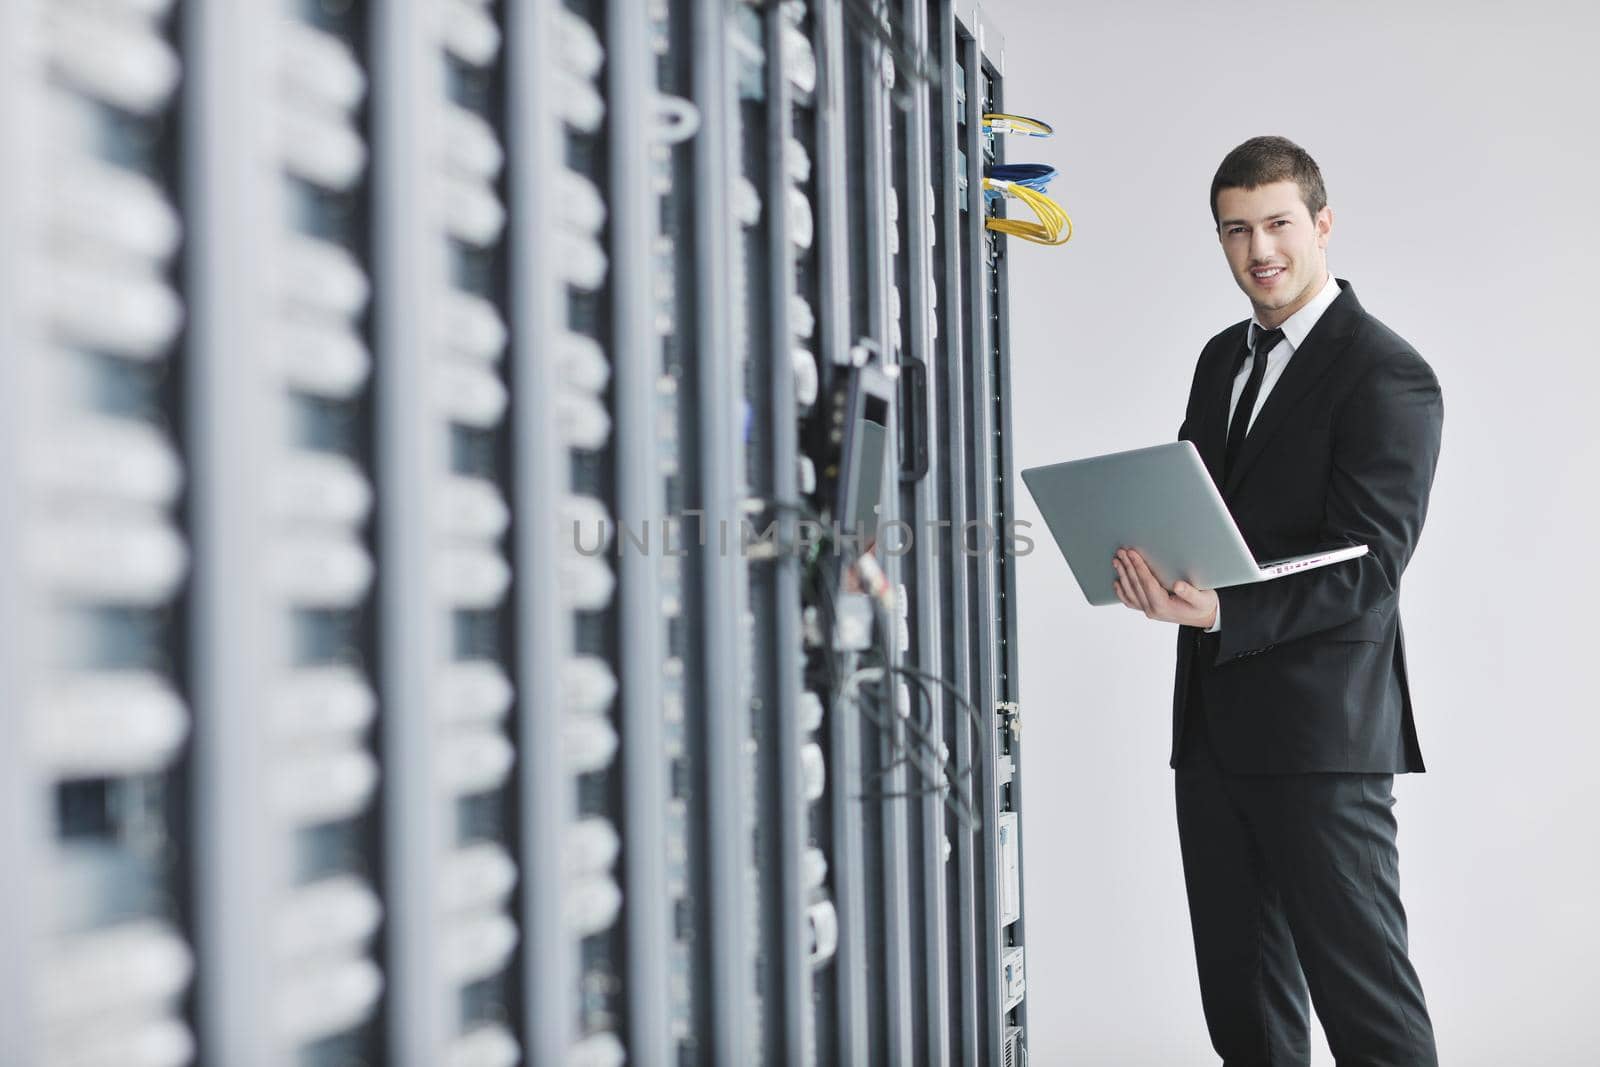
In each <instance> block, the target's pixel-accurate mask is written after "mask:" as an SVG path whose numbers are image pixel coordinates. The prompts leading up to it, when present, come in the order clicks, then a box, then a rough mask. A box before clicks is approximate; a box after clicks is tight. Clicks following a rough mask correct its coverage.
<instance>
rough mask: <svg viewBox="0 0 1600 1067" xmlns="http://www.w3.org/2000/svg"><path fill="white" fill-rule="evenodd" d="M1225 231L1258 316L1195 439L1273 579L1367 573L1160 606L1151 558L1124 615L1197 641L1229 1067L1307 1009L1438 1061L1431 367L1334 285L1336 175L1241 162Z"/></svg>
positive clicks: (1207, 974) (1184, 740)
mask: <svg viewBox="0 0 1600 1067" xmlns="http://www.w3.org/2000/svg"><path fill="white" fill-rule="evenodd" d="M1211 210H1212V217H1213V219H1214V220H1215V221H1216V223H1217V234H1218V237H1219V239H1220V240H1221V243H1222V250H1223V252H1224V254H1225V255H1226V256H1227V260H1228V266H1229V268H1230V269H1231V270H1232V272H1233V275H1234V278H1235V280H1236V281H1237V282H1238V284H1239V288H1241V289H1242V290H1244V293H1245V295H1246V296H1248V297H1249V298H1250V303H1251V306H1252V309H1253V312H1254V315H1253V319H1252V320H1251V321H1247V322H1241V323H1237V324H1236V325H1233V326H1230V327H1228V328H1227V329H1226V330H1223V331H1222V332H1221V333H1219V334H1217V335H1216V336H1215V337H1213V338H1212V339H1211V340H1210V341H1209V342H1207V344H1206V346H1205V348H1204V349H1203V350H1202V351H1201V353H1200V361H1199V364H1198V365H1197V366H1196V368H1195V375H1194V383H1193V385H1192V386H1191V388H1190V391H1189V404H1188V408H1187V410H1186V411H1185V415H1184V421H1183V426H1182V428H1181V429H1180V430H1179V431H1178V436H1179V437H1180V438H1181V439H1187V440H1190V441H1193V442H1194V443H1195V446H1196V448H1197V449H1198V450H1199V452H1200V454H1201V456H1202V457H1204V459H1205V463H1206V466H1207V468H1208V469H1209V470H1210V472H1211V476H1212V478H1214V479H1215V480H1216V483H1217V485H1218V486H1220V487H1221V490H1222V494H1223V497H1224V499H1225V500H1226V501H1227V504H1228V508H1229V510H1230V511H1231V512H1232V513H1233V517H1234V519H1235V520H1236V521H1237V522H1238V525H1239V529H1240V531H1241V532H1242V533H1243V534H1244V538H1245V541H1246V542H1247V543H1248V544H1249V546H1250V549H1251V551H1252V552H1254V553H1255V556H1256V558H1257V559H1272V558H1277V557H1282V556H1291V555H1297V554H1299V553H1303V552H1310V551H1313V550H1316V549H1321V548H1329V547H1334V546H1338V545H1346V544H1364V545H1367V546H1368V547H1369V548H1370V552H1369V553H1368V554H1367V555H1365V556H1362V557H1361V558H1359V559H1356V560H1351V561H1347V562H1344V563H1337V564H1334V565H1332V566H1328V567H1324V568H1321V569H1317V570H1310V571H1304V572H1301V573H1297V574H1293V575H1290V576H1288V577H1285V578H1280V579H1276V580H1274V581H1268V582H1258V583H1256V584H1253V585H1242V586H1235V587H1232V588H1227V589H1218V590H1214V591H1213V590H1205V589H1195V588H1193V587H1191V586H1188V585H1187V584H1185V583H1182V582H1179V583H1177V585H1176V586H1175V587H1174V588H1173V589H1171V590H1168V589H1165V588H1163V587H1162V586H1161V584H1160V582H1159V581H1158V580H1157V579H1156V578H1155V577H1154V576H1153V575H1152V574H1151V571H1150V568H1149V567H1148V566H1147V565H1146V563H1145V561H1144V560H1143V559H1142V558H1141V557H1140V556H1139V554H1138V553H1137V552H1135V551H1133V550H1130V549H1124V550H1122V551H1121V552H1119V553H1118V554H1117V558H1116V559H1115V560H1113V561H1112V565H1113V568H1114V569H1115V571H1116V574H1117V595H1118V596H1119V597H1121V599H1122V602H1123V603H1124V604H1126V605H1127V606H1128V607H1130V608H1133V609H1135V610H1138V611H1142V612H1143V613H1144V614H1145V615H1146V616H1147V617H1149V618H1151V619H1158V620H1162V621H1166V622H1172V623H1177V624H1178V626H1179V630H1178V669H1177V680H1176V686H1175V688H1174V698H1173V715H1172V724H1173V725H1172V736H1173V753H1172V766H1173V767H1174V768H1175V769H1176V793H1177V809H1178V836H1179V840H1180V842H1181V844H1182V849H1183V870H1184V881H1185V884H1186V887H1187V889H1188V894H1189V917H1190V922H1191V925H1192V928H1193V931H1194V945H1195V958H1196V963H1197V965H1198V969H1199V975H1200V993H1201V1001H1202V1004H1203V1005H1204V1008H1205V1017H1206V1025H1207V1028H1208V1029H1209V1030H1210V1033H1211V1041H1212V1045H1213V1046H1214V1047H1215V1048H1216V1050H1217V1052H1218V1053H1219V1054H1220V1055H1221V1056H1222V1058H1223V1062H1224V1064H1225V1065H1226V1067H1257V1065H1268V1064H1270V1065H1273V1067H1279V1065H1283V1064H1308V1063H1309V1062H1310V1048H1309V1034H1308V1027H1309V1016H1308V1014H1307V1003H1306V993H1307V986H1309V987H1310V999H1311V1002H1312V1003H1313V1004H1315V1006H1316V1011H1317V1017H1318V1018H1319V1019H1320V1020H1321V1022H1322V1026H1323V1030H1324V1032H1325V1033H1326V1034H1327V1037H1328V1043H1329V1045H1330V1046H1331V1047H1332V1050H1333V1054H1334V1057H1335V1058H1336V1060H1337V1061H1338V1063H1339V1064H1340V1067H1422V1065H1430V1067H1432V1065H1436V1064H1437V1063H1438V1054H1437V1052H1436V1051H1435V1048H1434V1038H1433V1027H1432V1023H1431V1022H1430V1020H1429V1018H1428V1009H1427V1005H1426V1003H1425V1002H1424V999H1423V995H1422V986H1421V983H1420V982H1419V981H1418V978H1417V973H1416V971H1415V970H1414V969H1413V967H1412V965H1411V961H1410V959H1409V957H1408V954H1407V946H1406V917H1405V910H1404V908H1403V907H1402V906H1401V903H1400V881H1399V853H1398V851H1397V849H1396V845H1395V829H1396V828H1395V819H1394V815H1393V813H1392V811H1391V808H1392V806H1393V804H1394V796H1393V793H1392V787H1393V784H1394V775H1395V774H1403V773H1406V772H1410V771H1421V770H1422V769H1423V766H1422V754H1421V751H1420V749H1419V748H1418V746H1417V734H1416V728H1415V726H1414V724H1413V722H1412V716H1411V696H1410V692H1409V689H1408V687H1407V683H1406V662H1405V645H1404V641H1403V640H1402V634H1401V628H1400V614H1399V599H1400V576H1401V574H1402V573H1403V572H1404V571H1405V567H1406V564H1407V562H1408V561H1409V560H1410V559H1411V554H1412V552H1413V551H1415V549H1416V546H1417V538H1418V536H1419V535H1420V534H1421V532H1422V523H1423V518H1424V516H1425V515H1426V513H1427V510H1428V492H1429V489H1430V488H1431V486H1432V484H1433V474H1434V468H1435V466H1436V464H1437V462H1438V458H1439V437H1440V429H1441V426H1442V424H1443V417H1444V410H1443V401H1442V398H1441V394H1440V391H1439V383H1438V380H1437V379H1436V378H1435V377H1434V374H1433V371H1432V370H1431V369H1430V368H1429V367H1428V364H1427V363H1425V362H1424V361H1423V359H1422V357H1421V356H1419V355H1418V354H1417V352H1416V350H1415V349H1413V348H1412V347H1411V346H1410V345H1409V344H1407V343H1406V342H1405V341H1404V340H1402V339H1401V338H1400V337H1399V336H1397V335H1396V334H1395V333H1394V332H1393V331H1391V330H1390V329H1389V328H1388V327H1386V326H1384V325H1383V324H1382V323H1381V322H1379V321H1378V320H1377V319H1375V318H1373V317H1372V316H1371V315H1369V314H1367V312H1366V311H1365V310H1364V309H1363V308H1362V307H1361V305H1360V304H1359V303H1357V301H1356V294H1355V291H1354V290H1353V289H1352V288H1351V287H1350V284H1349V283H1348V282H1345V281H1337V280H1335V279H1334V278H1332V277H1331V276H1330V275H1329V274H1328V270H1327V245H1328V236H1329V234H1330V233H1331V232H1332V229H1333V213H1332V211H1331V210H1330V209H1329V208H1328V206H1327V194H1326V192H1325V190H1324V188H1323V183H1322V175H1321V172H1320V171H1319V170H1318V168H1317V165H1316V163H1315V162H1314V161H1313V160H1312V159H1311V157H1310V156H1309V155H1307V154H1306V152H1305V151H1304V150H1303V149H1301V148H1299V147H1298V146H1297V145H1295V144H1293V143H1292V142H1290V141H1287V140H1284V139H1283V138H1281V137H1258V138H1254V139H1252V140H1250V141H1246V142H1245V143H1244V144H1242V145H1240V146H1239V147H1238V148H1236V149H1234V150H1233V151H1232V152H1230V153H1229V154H1228V156H1227V158H1226V159H1224V160H1223V162H1222V166H1221V167H1220V168H1219V169H1218V171H1217V175H1216V178H1215V179H1214V180H1213V181H1212V186H1211Z"/></svg>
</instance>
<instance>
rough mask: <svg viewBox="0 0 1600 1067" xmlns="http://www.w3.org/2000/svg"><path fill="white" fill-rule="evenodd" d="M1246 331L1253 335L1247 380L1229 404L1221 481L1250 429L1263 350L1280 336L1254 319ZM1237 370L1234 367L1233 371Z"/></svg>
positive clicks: (1263, 369) (1264, 368)
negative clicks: (1229, 413)
mask: <svg viewBox="0 0 1600 1067" xmlns="http://www.w3.org/2000/svg"><path fill="white" fill-rule="evenodd" d="M1250 332H1251V333H1252V334H1253V335H1254V339H1253V342H1252V344H1251V347H1250V353H1251V360H1252V362H1251V364H1250V380H1249V381H1247V382H1245V383H1244V392H1243V393H1241V394H1240V395H1239V402H1238V403H1237V404H1235V405H1234V408H1233V421H1232V422H1230V423H1228V447H1227V450H1226V451H1225V452H1224V453H1223V454H1222V480H1223V481H1227V480H1228V472H1229V471H1231V470H1233V461H1234V460H1235V459H1238V458H1239V449H1241V448H1243V447H1244V435H1245V434H1246V433H1247V432H1248V431H1249V429H1250V413H1251V412H1253V411H1254V410H1255V409H1256V397H1257V396H1260V395H1261V379H1262V378H1264V377H1266V374H1267V353H1268V352H1271V351H1272V349H1273V347H1274V346H1276V345H1277V343H1278V342H1279V341H1281V340H1283V331H1282V330H1263V329H1261V328H1260V327H1258V326H1256V325H1255V324H1254V323H1252V324H1251V326H1250ZM1238 373H1239V370H1238V368H1237V367H1235V368H1234V374H1235V375H1237V374H1238Z"/></svg>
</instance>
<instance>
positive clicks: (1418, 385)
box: [1217, 351, 1444, 663]
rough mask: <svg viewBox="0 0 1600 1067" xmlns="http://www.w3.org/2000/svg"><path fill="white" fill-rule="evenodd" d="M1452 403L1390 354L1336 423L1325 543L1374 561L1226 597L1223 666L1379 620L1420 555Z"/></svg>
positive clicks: (1420, 370) (1418, 366)
mask: <svg viewBox="0 0 1600 1067" xmlns="http://www.w3.org/2000/svg"><path fill="white" fill-rule="evenodd" d="M1443 424H1444V398H1443V395H1442V393H1441V392H1440V389H1439V382H1438V379H1437V378H1435V377H1434V374H1433V371H1432V370H1431V369H1430V368H1429V367H1428V365H1427V363H1425V362H1424V361H1423V360H1422V358H1421V357H1420V356H1418V355H1417V354H1416V353H1414V352H1410V351H1401V352H1390V353H1385V354H1384V355H1382V356H1380V357H1379V358H1378V359H1377V360H1375V361H1374V365H1373V366H1372V367H1370V368H1369V369H1368V370H1367V371H1366V372H1365V373H1364V374H1363V376H1362V378H1361V380H1360V381H1358V382H1357V384H1356V385H1355V387H1354V388H1353V389H1352V391H1351V393H1350V394H1349V396H1348V397H1347V398H1346V400H1345V402H1344V405H1343V408H1342V410H1341V411H1340V413H1339V414H1338V415H1337V416H1336V418H1335V420H1334V423H1333V442H1332V459H1333V463H1332V470H1331V472H1330V474H1329V481H1328V496H1327V503H1326V505H1325V508H1324V512H1323V524H1322V530H1321V533H1320V538H1319V540H1320V541H1321V542H1322V544H1323V546H1324V547H1334V546H1338V545H1345V544H1364V545H1367V546H1368V549H1369V551H1368V553H1367V554H1366V555H1365V556H1362V557H1360V558H1359V559H1356V560H1348V561H1346V562H1344V563H1335V564H1332V565H1331V566H1327V567H1321V568H1318V569H1316V570H1311V571H1305V572H1303V573H1301V574H1295V575H1290V576H1288V577H1286V578H1278V579H1274V580H1272V581H1266V582H1256V583H1254V584H1251V585H1241V586H1233V587H1230V588H1226V589H1219V590H1217V596H1218V599H1219V601H1220V604H1221V611H1222V614H1224V615H1225V616H1226V617H1227V619H1228V625H1227V626H1225V627H1223V628H1222V629H1221V630H1220V631H1219V634H1220V637H1221V640H1220V642H1219V648H1218V652H1217V662H1218V663H1222V662H1226V661H1227V660H1230V659H1233V658H1234V657H1236V656H1239V655H1241V654H1244V653H1247V652H1253V651H1262V650H1265V649H1267V648H1270V647H1271V646H1273V645H1277V644H1282V643H1284V642H1286V641H1293V640H1295V639H1297V638H1301V637H1307V636H1309V635H1312V634H1315V633H1318V632H1321V631H1324V630H1331V629H1333V628H1334V627H1337V626H1342V625H1344V624H1346V623H1349V622H1352V621H1354V620H1356V619H1358V618H1360V617H1361V616H1362V614H1363V613H1365V612H1377V611H1381V610H1383V607H1384V606H1385V605H1386V604H1387V603H1388V602H1389V601H1390V599H1391V598H1393V597H1394V596H1395V594H1396V592H1397V591H1398V590H1399V588H1400V575H1401V572H1403V571H1404V570H1405V568H1406V564H1407V563H1408V562H1409V561H1410V559H1411V555H1412V553H1413V552H1414V551H1415V550H1416V547H1417V539H1418V537H1419V536H1420V535H1421V533H1422V523H1423V519H1424V518H1425V516H1426V515H1427V511H1428V493H1429V490H1430V489H1431V488H1432V487H1433V475H1434V470H1435V468H1436V467H1437V466H1438V462H1439V441H1440V434H1441V431H1442V428H1443Z"/></svg>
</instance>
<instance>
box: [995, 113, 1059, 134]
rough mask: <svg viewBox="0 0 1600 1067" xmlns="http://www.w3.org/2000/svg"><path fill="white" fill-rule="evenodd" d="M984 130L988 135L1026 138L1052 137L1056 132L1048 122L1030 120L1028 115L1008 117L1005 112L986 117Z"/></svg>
mask: <svg viewBox="0 0 1600 1067" xmlns="http://www.w3.org/2000/svg"><path fill="white" fill-rule="evenodd" d="M983 128H984V130H985V132H987V133H1016V134H1021V135H1023V136H1024V137H1050V136H1052V135H1054V134H1055V132H1056V131H1055V130H1054V129H1053V128H1051V126H1050V124H1049V123H1048V122H1041V121H1040V120H1039V119H1030V118H1029V117H1028V116H1026V115H1008V114H1006V113H1005V112H1003V111H992V112H990V113H988V114H986V115H984V116H983Z"/></svg>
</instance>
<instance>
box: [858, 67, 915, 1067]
mask: <svg viewBox="0 0 1600 1067" xmlns="http://www.w3.org/2000/svg"><path fill="white" fill-rule="evenodd" d="M861 63H862V65H863V69H862V71H861V78H862V87H863V90H864V92H863V99H862V101H861V104H862V108H863V111H864V113H865V116H866V122H865V130H866V137H865V141H864V145H863V147H864V149H865V154H864V158H863V159H862V160H860V166H861V168H862V171H863V175H864V177H865V182H864V190H865V193H866V196H865V200H866V205H865V206H866V220H867V233H866V235H865V239H866V242H867V247H868V256H867V277H866V278H865V279H863V282H864V283H865V285H866V287H867V293H868V300H867V307H868V315H867V321H868V329H869V330H870V333H871V337H872V340H873V341H874V342H875V343H876V345H877V347H878V351H879V353H880V354H881V355H880V358H881V359H882V360H883V362H884V364H885V366H886V367H887V368H891V373H893V370H892V368H894V367H895V364H896V353H895V352H894V351H893V346H892V345H891V343H890V331H889V324H888V310H887V308H888V294H889V286H890V285H891V284H892V282H893V273H892V270H891V265H890V260H889V238H888V227H889V221H888V217H887V216H888V197H889V192H890V189H891V185H892V183H891V172H890V168H891V162H890V154H889V144H888V124H889V120H890V112H889V99H888V92H887V90H886V85H885V80H886V74H885V72H886V71H890V72H892V70H893V65H892V61H891V59H890V57H889V55H888V53H887V50H885V49H884V48H883V46H882V44H881V43H879V42H878V41H876V40H870V39H869V41H868V42H867V43H866V44H865V45H864V47H863V48H862V55H861ZM889 76H890V77H892V73H891V74H889ZM900 420H901V416H900V413H899V405H898V404H896V403H891V404H890V405H889V414H888V426H887V432H886V434H885V448H884V457H883V458H884V464H885V467H886V469H887V473H886V474H884V476H883V477H884V482H883V484H884V486H885V487H886V488H885V491H884V492H883V493H882V496H881V500H880V512H881V513H880V516H879V521H880V522H882V523H887V522H891V521H898V520H899V518H900V513H899V512H900V494H899V492H898V488H899V471H900V453H899V440H900V434H899V426H900ZM882 561H883V565H884V570H885V573H886V574H887V576H888V580H889V583H890V586H891V588H893V589H895V590H898V589H899V587H900V582H901V581H902V580H903V577H904V576H903V574H902V567H901V564H900V560H899V559H898V558H895V557H892V556H886V557H883V559H882ZM888 623H889V632H888V633H885V634H884V635H883V639H884V650H883V652H884V660H885V662H886V663H888V664H889V665H890V666H899V664H900V658H901V654H900V648H899V619H898V617H891V618H890V619H889V621H888ZM901 684H902V683H901V682H900V680H899V679H898V678H896V677H894V676H893V675H890V674H887V672H886V676H885V678H884V680H883V684H882V690H881V691H882V693H883V694H884V706H883V707H882V708H881V709H880V711H881V713H882V714H883V715H884V716H885V717H886V718H887V719H888V720H889V721H890V722H891V723H893V724H894V728H893V729H892V730H891V731H890V732H889V733H888V734H886V735H880V737H879V743H878V746H877V748H878V751H877V753H876V754H875V757H874V758H875V759H876V760H877V761H879V764H880V765H883V766H887V765H888V764H890V763H892V762H896V761H897V755H898V751H899V749H900V748H902V747H903V746H904V745H906V744H907V743H908V738H907V736H906V730H905V726H904V724H903V723H901V721H900V715H899V705H898V696H897V694H898V693H899V691H900V688H901ZM908 781H909V776H908V773H907V770H906V767H905V766H904V765H900V766H897V767H895V769H894V770H893V771H892V772H891V773H890V774H889V775H887V776H886V777H884V778H882V779H879V780H878V782H877V783H868V782H865V781H863V782H862V784H861V786H859V787H858V788H860V789H861V791H862V792H864V793H865V794H866V799H865V800H863V801H862V803H866V804H874V805H878V814H879V818H880V819H881V825H882V828H883V837H882V841H881V842H880V843H879V845H880V848H881V856H882V871H883V884H882V885H881V886H879V887H878V891H879V893H880V894H881V897H880V901H881V906H882V908H883V945H884V958H883V960H882V971H881V975H882V980H883V982H884V986H885V988H884V1002H885V1004H886V1005H887V1007H888V1012H887V1016H886V1017H885V1018H884V1019H883V1053H882V1054H883V1055H884V1056H886V1057H887V1059H888V1062H891V1063H899V1062H903V1061H905V1060H907V1059H909V1058H910V1045H911V1040H912V1038H911V999H910V998H911V993H910V982H911V956H910V946H909V944H908V941H909V938H910V934H911V931H910V927H909V922H908V912H909V911H910V901H909V896H910V889H909V884H908V883H909V872H908V869H907V864H906V850H905V843H906V834H907V829H906V807H907V802H906V799H905V797H904V796H903V794H904V793H905V791H906V788H907V783H908ZM852 784H853V783H852ZM883 792H886V793H889V794H893V795H892V796H891V797H889V798H881V797H878V796H875V795H874V794H876V793H883Z"/></svg>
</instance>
